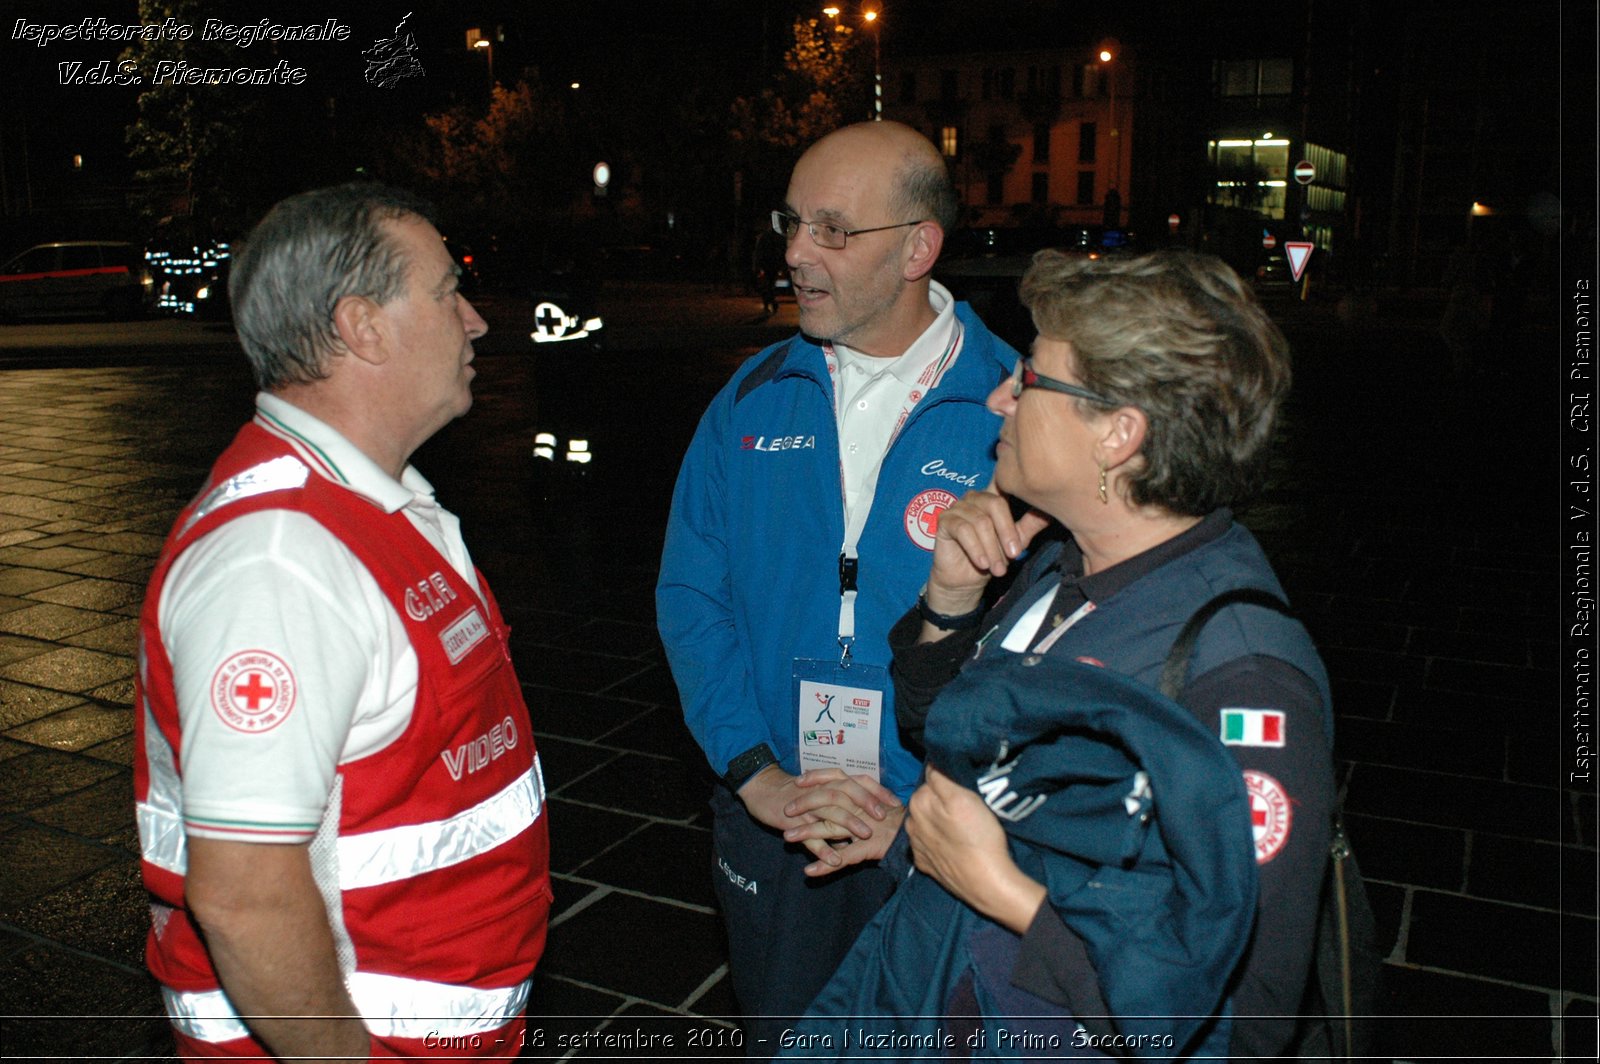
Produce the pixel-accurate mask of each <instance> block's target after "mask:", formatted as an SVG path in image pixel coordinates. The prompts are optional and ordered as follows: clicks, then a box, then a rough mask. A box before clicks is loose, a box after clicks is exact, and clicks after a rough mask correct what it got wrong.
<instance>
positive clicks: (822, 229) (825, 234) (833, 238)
mask: <svg viewBox="0 0 1600 1064" xmlns="http://www.w3.org/2000/svg"><path fill="white" fill-rule="evenodd" d="M811 235H812V238H813V239H815V240H816V242H817V246H818V247H821V248H827V249H829V250H830V251H837V250H839V249H840V248H842V247H844V240H845V236H846V233H845V231H844V230H843V229H840V228H839V227H838V226H836V225H823V224H821V223H813V224H812V226H811Z"/></svg>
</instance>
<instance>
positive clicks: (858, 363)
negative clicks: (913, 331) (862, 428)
mask: <svg viewBox="0 0 1600 1064" xmlns="http://www.w3.org/2000/svg"><path fill="white" fill-rule="evenodd" d="M928 305H929V306H931V307H932V308H933V312H934V318H933V321H932V322H931V323H930V324H929V325H928V327H927V328H926V329H924V330H922V335H921V336H919V337H917V338H916V340H914V341H912V344H911V346H910V347H908V348H906V350H905V353H904V354H902V355H899V356H897V357H895V358H873V357H872V356H870V355H863V354H862V353H861V352H859V351H856V350H854V349H853V348H850V347H847V346H846V345H844V344H840V343H835V344H834V345H833V352H834V355H835V357H837V358H838V360H839V369H840V370H841V371H843V370H844V369H845V367H847V366H848V367H852V368H854V369H856V370H858V371H860V372H862V373H865V374H867V375H868V376H869V377H877V376H878V375H879V374H881V373H883V372H884V371H885V370H887V371H889V372H890V373H893V374H894V375H895V377H897V378H898V379H899V380H900V381H902V382H903V383H904V384H905V385H906V387H908V388H909V387H910V386H911V385H913V384H915V383H916V382H917V380H918V378H920V377H921V376H922V372H923V370H925V369H927V368H928V367H929V366H930V365H932V364H933V363H934V362H936V361H937V360H938V359H939V358H940V357H941V356H942V355H943V354H944V353H945V352H946V351H947V350H948V349H949V347H950V340H951V337H952V335H953V334H954V332H955V327H956V301H955V299H954V297H952V296H951V295H950V290H949V289H948V288H946V287H945V286H944V285H942V284H940V283H939V282H938V281H932V280H930V281H929V282H928Z"/></svg>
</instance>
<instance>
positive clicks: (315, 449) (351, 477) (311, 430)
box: [255, 392, 433, 514]
mask: <svg viewBox="0 0 1600 1064" xmlns="http://www.w3.org/2000/svg"><path fill="white" fill-rule="evenodd" d="M255 420H256V424H257V425H260V426H261V427H262V428H263V429H265V430H266V431H268V432H270V433H272V434H273V435H274V436H277V437H278V438H279V439H281V440H284V441H285V442H287V443H288V444H289V445H290V446H291V447H293V448H294V450H295V453H296V454H297V455H298V456H299V457H300V459H301V460H302V461H304V462H305V463H306V464H307V465H308V466H310V467H311V468H312V469H314V470H315V471H316V472H317V473H318V474H319V475H320V476H323V477H326V478H327V479H329V480H331V481H333V482H334V483H336V484H340V485H343V486H344V487H347V488H349V489H350V490H351V491H354V492H356V493H357V494H358V495H362V496H365V497H366V498H368V499H370V500H372V501H373V502H374V503H376V504H377V505H378V506H380V507H382V508H383V510H384V512H385V513H391V514H392V513H395V512H397V511H399V510H402V509H404V508H405V507H406V506H407V505H409V504H410V503H411V502H412V501H413V500H414V499H416V498H417V497H418V496H422V497H423V498H425V499H427V500H428V501H429V502H432V501H433V485H432V484H430V483H428V480H427V478H426V477H424V476H423V475H422V474H421V473H419V472H417V471H416V469H415V468H413V467H412V466H409V465H408V466H406V467H405V469H404V470H403V471H402V472H401V474H400V479H399V480H396V479H394V477H392V476H390V475H389V474H388V473H387V472H386V471H384V469H383V468H381V467H380V466H379V465H378V463H376V462H374V461H373V460H372V459H371V458H368V457H367V456H366V454H364V453H363V452H362V451H361V449H360V448H358V447H357V446H356V445H355V444H353V443H351V442H350V441H349V440H348V439H346V438H345V437H344V435H343V434H342V433H340V432H339V430H338V429H335V428H334V427H333V426H332V425H329V424H328V423H327V422H325V421H323V420H321V419H320V418H318V417H316V416H314V415H312V414H310V413H307V412H306V411H305V410H303V409H302V408H300V407H298V406H295V405H294V404H293V403H291V402H288V401H287V400H284V399H280V398H279V397H278V396H276V395H272V394H270V393H268V392H257V393H256V419H255Z"/></svg>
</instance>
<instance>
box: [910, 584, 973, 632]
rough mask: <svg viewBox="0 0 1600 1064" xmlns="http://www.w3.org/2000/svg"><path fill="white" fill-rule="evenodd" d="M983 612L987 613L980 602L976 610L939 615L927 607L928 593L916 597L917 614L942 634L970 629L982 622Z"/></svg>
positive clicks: (930, 607)
mask: <svg viewBox="0 0 1600 1064" xmlns="http://www.w3.org/2000/svg"><path fill="white" fill-rule="evenodd" d="M985 612H987V611H986V610H985V609H984V605H983V603H981V602H980V603H978V608H977V609H975V610H969V611H968V612H966V613H940V612H938V611H937V610H935V609H934V608H933V607H932V606H929V605H928V593H927V592H926V591H924V592H923V593H922V594H920V595H918V596H917V613H919V614H921V616H922V619H923V620H925V621H927V622H928V623H929V624H931V625H933V626H934V627H935V628H937V629H939V630H940V631H942V632H954V631H958V630H959V629H962V628H971V627H972V626H973V625H975V624H977V623H978V622H979V621H981V620H983V615H984V613H985Z"/></svg>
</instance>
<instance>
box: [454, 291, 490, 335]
mask: <svg viewBox="0 0 1600 1064" xmlns="http://www.w3.org/2000/svg"><path fill="white" fill-rule="evenodd" d="M461 324H462V326H463V327H464V328H465V329H466V330H467V339H469V340H476V339H477V338H478V337H480V336H482V335H483V334H484V333H486V332H488V331H489V323H488V322H486V321H484V320H483V315H481V314H479V313H478V309H477V308H476V307H474V306H473V305H472V303H471V302H469V301H468V300H467V298H466V297H465V296H463V297H462V299H461Z"/></svg>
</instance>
